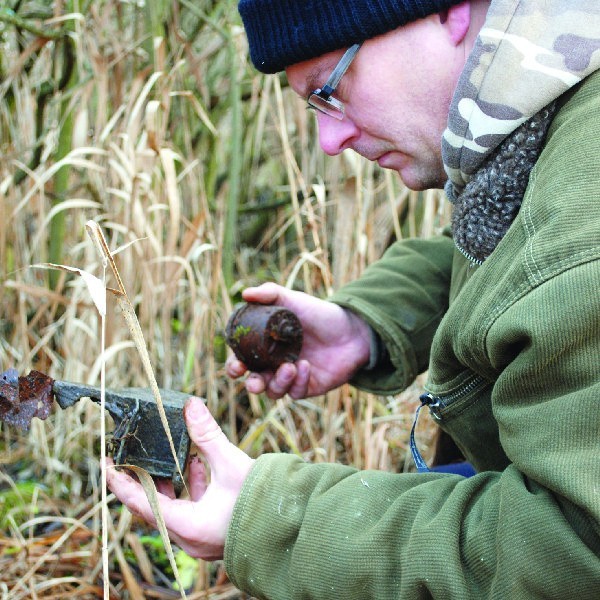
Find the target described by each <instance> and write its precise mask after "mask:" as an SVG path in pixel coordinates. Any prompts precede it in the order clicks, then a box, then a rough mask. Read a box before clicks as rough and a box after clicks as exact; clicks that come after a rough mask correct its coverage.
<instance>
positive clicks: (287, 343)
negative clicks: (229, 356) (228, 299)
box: [226, 302, 302, 371]
mask: <svg viewBox="0 0 600 600" xmlns="http://www.w3.org/2000/svg"><path fill="white" fill-rule="evenodd" d="M226 335H227V343H228V344H229V346H230V347H231V349H232V350H233V352H234V353H235V355H236V356H237V358H239V359H240V360H241V361H242V362H243V363H244V364H245V365H246V366H247V367H248V368H249V369H250V370H251V371H265V370H267V369H269V370H275V369H277V367H278V366H279V365H280V364H281V363H284V362H295V361H296V360H298V357H299V356H300V350H301V349H302V325H301V324H300V319H298V317H297V316H296V315H295V314H294V313H293V312H292V311H291V310H288V309H287V308H283V307H281V306H273V305H264V304H257V303H253V302H249V303H247V304H240V305H238V306H237V307H236V309H235V310H234V311H233V313H232V314H231V316H230V317H229V321H228V323H227V328H226Z"/></svg>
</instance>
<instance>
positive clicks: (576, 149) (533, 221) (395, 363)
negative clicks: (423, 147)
mask: <svg viewBox="0 0 600 600" xmlns="http://www.w3.org/2000/svg"><path fill="white" fill-rule="evenodd" d="M599 98H600V75H592V76H590V77H589V78H588V79H587V80H586V81H585V82H584V83H583V84H582V85H580V86H578V87H576V88H574V89H573V90H572V91H571V92H569V93H568V94H566V95H565V96H564V98H563V99H562V105H561V107H560V109H559V111H558V113H557V114H556V116H555V118H554V120H553V122H552V125H551V127H550V130H549V132H548V137H547V141H546V145H545V148H544V150H543V151H542V153H541V155H540V157H539V160H538V162H537V164H536V166H535V167H534V169H533V171H532V173H531V177H530V183H529V186H528V188H527V190H526V193H525V197H524V199H523V204H522V207H521V210H520V212H519V214H518V216H517V218H516V220H515V221H514V222H513V224H512V226H511V227H510V229H509V230H508V233H507V234H506V235H505V237H504V238H503V239H502V241H501V242H500V243H499V245H498V246H497V247H496V249H495V250H494V252H493V253H492V255H491V256H490V258H489V259H487V260H486V261H485V262H484V263H483V265H482V266H480V267H476V266H473V265H471V264H470V263H469V262H468V261H467V260H466V259H465V258H464V257H463V256H462V255H461V254H459V253H458V252H456V251H455V250H454V248H453V243H452V240H451V239H450V238H447V237H440V238H437V239H432V240H409V241H405V242H401V243H397V244H396V245H394V246H393V247H391V248H390V250H389V251H388V252H387V254H386V255H385V256H384V257H383V258H382V259H381V260H380V261H378V262H377V263H375V264H374V265H372V266H371V267H370V268H369V269H368V270H367V271H366V272H365V274H364V276H363V277H361V278H360V280H358V281H356V282H354V283H352V284H350V285H348V286H346V287H345V288H344V289H342V290H341V291H340V292H338V293H337V294H336V295H335V296H334V298H333V300H334V301H335V302H337V303H339V304H341V305H342V306H346V307H348V308H350V309H351V310H353V311H355V312H357V313H358V314H360V315H361V316H362V317H363V318H364V319H365V320H366V321H368V322H369V323H370V325H371V326H372V327H373V328H374V329H375V330H376V331H377V332H378V334H379V335H380V336H381V338H382V339H383V340H384V342H385V344H386V346H387V349H388V351H389V354H390V361H389V364H387V366H386V365H383V366H380V367H378V368H376V369H375V370H374V371H369V372H361V373H359V374H358V375H357V377H356V380H355V383H356V384H357V385H359V386H360V387H363V388H365V389H367V390H371V391H373V392H378V393H392V392H396V391H398V390H400V389H403V388H404V387H405V386H406V385H407V384H409V383H410V382H411V381H412V380H413V378H414V377H415V375H416V374H417V373H419V372H421V371H423V370H424V369H426V368H427V367H429V381H428V384H427V388H428V390H429V391H430V392H431V393H432V394H433V395H434V396H436V397H439V398H440V399H441V400H440V403H439V407H437V408H435V409H434V416H437V418H438V420H439V423H440V426H441V427H442V428H443V429H445V430H447V431H448V432H449V433H450V434H451V435H452V436H453V438H454V439H455V440H456V441H457V443H458V444H459V446H460V447H461V448H462V450H463V452H464V453H465V455H466V456H467V458H468V459H469V460H471V461H472V462H473V464H474V465H475V466H476V468H477V470H478V471H479V473H478V474H477V475H475V476H473V477H471V478H469V479H465V478H463V477H460V476H458V475H449V474H438V473H425V474H423V473H419V474H392V473H385V472H378V471H357V470H356V469H354V468H351V467H348V466H342V465H332V464H306V463H304V462H303V461H302V460H300V459H299V458H297V457H295V456H288V455H279V454H271V455H265V456H262V457H261V458H259V459H258V460H257V461H256V464H255V466H254V467H253V470H252V471H251V473H250V476H249V477H248V479H247V481H246V482H245V484H244V487H243V490H242V493H241V496H240V498H239V500H238V502H237V504H236V507H235V511H234V516H233V520H232V522H231V526H230V529H229V533H228V537H227V543H226V547H225V565H226V569H227V572H228V573H229V575H230V577H231V579H232V581H233V582H234V583H235V584H236V585H237V586H238V587H240V588H241V589H244V590H246V591H248V593H250V594H252V595H254V596H256V597H258V598H273V599H286V598H343V599H344V600H351V599H357V600H358V599H361V600H362V599H366V598H376V599H378V600H379V599H386V598H403V599H404V598H428V597H435V598H443V599H445V600H447V599H452V598H456V599H460V600H465V599H467V598H473V599H481V598H498V599H519V598H555V599H557V600H558V599H560V600H564V599H566V598H577V600H584V599H588V598H589V599H595V600H596V599H598V598H600V345H599V341H600V285H599V284H600V261H599V258H600V178H599V176H598V175H599V173H600V102H599V101H598V99H599Z"/></svg>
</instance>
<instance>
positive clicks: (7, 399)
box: [0, 369, 54, 431]
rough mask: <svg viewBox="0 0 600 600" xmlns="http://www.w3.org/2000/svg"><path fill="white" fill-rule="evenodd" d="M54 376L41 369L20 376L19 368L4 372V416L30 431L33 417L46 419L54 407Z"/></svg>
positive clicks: (0, 381) (0, 411) (0, 393)
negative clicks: (44, 372)
mask: <svg viewBox="0 0 600 600" xmlns="http://www.w3.org/2000/svg"><path fill="white" fill-rule="evenodd" d="M53 383H54V380H53V379H52V378H51V377H48V376H47V375H44V374H43V373H40V372H39V371H31V372H30V373H29V375H27V376H26V377H19V376H18V374H17V371H16V369H8V371H4V373H0V420H2V421H4V422H5V423H7V424H8V425H12V426H14V427H18V428H19V429H22V430H23V431H28V430H29V427H30V426H31V419H33V417H38V419H45V418H46V417H47V416H48V415H49V414H50V409H51V407H52V384H53Z"/></svg>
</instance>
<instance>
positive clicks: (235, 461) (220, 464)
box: [184, 397, 252, 473]
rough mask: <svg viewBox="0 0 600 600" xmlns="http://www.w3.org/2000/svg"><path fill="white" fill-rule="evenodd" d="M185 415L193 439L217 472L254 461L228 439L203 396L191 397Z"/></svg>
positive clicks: (185, 408)
mask: <svg viewBox="0 0 600 600" xmlns="http://www.w3.org/2000/svg"><path fill="white" fill-rule="evenodd" d="M184 415H185V422H186V425H187V428H188V432H189V434H190V438H191V440H192V441H193V442H194V443H195V444H196V446H198V449H199V450H200V452H202V454H203V455H204V456H205V457H206V460H207V461H208V464H209V465H210V468H211V470H213V471H214V472H215V473H216V472H217V471H221V472H223V471H225V472H227V471H228V470H229V469H231V468H233V470H234V471H239V470H240V467H241V466H242V465H244V464H246V463H248V464H250V463H252V460H251V459H250V457H249V456H248V455H247V454H246V453H245V452H243V451H242V450H240V449H239V448H238V447H237V446H235V445H234V444H232V443H231V442H230V441H229V440H228V439H227V436H226V435H225V434H224V433H223V431H222V430H221V428H220V427H219V424H218V423H217V422H216V421H215V419H214V417H213V416H212V415H211V414H210V411H209V410H208V408H206V405H205V404H204V402H203V401H202V399H201V398H196V397H191V398H190V399H189V400H188V401H187V403H186V405H185V407H184Z"/></svg>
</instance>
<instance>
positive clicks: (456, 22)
mask: <svg viewBox="0 0 600 600" xmlns="http://www.w3.org/2000/svg"><path fill="white" fill-rule="evenodd" d="M440 21H441V23H442V25H443V26H444V27H445V28H446V31H447V32H448V35H449V37H450V40H451V41H452V43H453V44H454V45H458V44H460V43H461V42H462V41H463V40H464V39H465V37H466V35H467V32H468V31H469V26H470V25H471V2H470V1H469V0H465V2H461V3H460V4H455V5H454V6H451V7H450V8H449V9H448V10H445V11H444V12H442V13H440Z"/></svg>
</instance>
